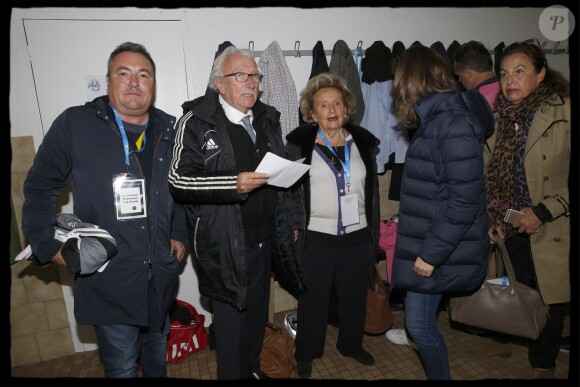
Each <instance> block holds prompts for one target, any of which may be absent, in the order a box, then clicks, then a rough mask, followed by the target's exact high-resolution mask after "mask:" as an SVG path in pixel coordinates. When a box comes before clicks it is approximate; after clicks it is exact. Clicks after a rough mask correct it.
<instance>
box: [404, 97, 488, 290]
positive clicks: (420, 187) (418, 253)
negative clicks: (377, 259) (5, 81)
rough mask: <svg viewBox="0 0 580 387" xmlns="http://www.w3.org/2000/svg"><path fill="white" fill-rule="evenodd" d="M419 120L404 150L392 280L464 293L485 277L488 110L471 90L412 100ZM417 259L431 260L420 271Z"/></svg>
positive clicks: (406, 286)
mask: <svg viewBox="0 0 580 387" xmlns="http://www.w3.org/2000/svg"><path fill="white" fill-rule="evenodd" d="M415 110H416V112H417V115H418V117H419V119H420V121H421V127H420V128H419V129H418V130H417V132H416V133H415V135H414V136H413V139H412V141H411V144H410V146H409V149H408V150H407V154H406V159H405V167H404V172H403V181H402V185H401V203H400V213H399V227H398V233H397V241H396V247H395V260H394V264H393V286H394V287H397V288H401V289H407V290H411V291H413V292H418V293H429V294H439V293H444V292H451V291H469V290H473V289H475V288H477V287H478V286H479V285H480V284H481V283H482V281H483V280H484V278H485V273H486V269H487V256H488V249H489V238H488V235H487V230H488V219H487V213H486V200H485V191H484V180H483V179H484V177H483V144H484V140H485V138H486V137H487V136H489V135H491V133H492V132H493V116H492V112H491V110H490V108H489V106H488V104H487V102H486V101H485V98H483V96H481V94H479V92H478V91H476V90H468V91H465V92H461V93H457V94H443V93H436V94H433V95H430V96H428V97H425V98H423V99H421V100H419V101H418V102H417V103H416V105H415ZM417 257H421V258H422V259H423V260H424V261H425V262H427V263H429V264H431V265H433V266H435V270H434V271H433V274H432V275H431V276H430V277H429V278H426V277H421V276H419V275H417V274H416V273H415V272H414V271H413V266H414V263H415V260H416V258H417Z"/></svg>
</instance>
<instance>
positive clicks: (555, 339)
mask: <svg viewBox="0 0 580 387" xmlns="http://www.w3.org/2000/svg"><path fill="white" fill-rule="evenodd" d="M505 245H506V249H507V251H508V253H509V255H510V261H511V263H512V266H513V268H514V272H515V275H516V278H517V280H518V282H520V283H523V284H524V285H527V286H530V287H532V288H534V289H537V288H538V285H537V282H536V276H535V272H534V266H533V262H532V254H531V250H530V238H529V236H528V235H518V236H515V237H513V238H509V239H507V240H506V241H505ZM562 286H567V284H562ZM566 311H567V305H566V304H550V305H549V317H548V321H547V322H546V326H545V327H544V329H543V330H542V333H541V334H540V337H538V338H537V339H536V340H530V341H529V344H528V360H529V362H530V365H531V366H532V367H534V368H553V367H555V366H556V358H557V357H558V353H559V352H560V341H561V339H562V332H563V329H564V318H565V316H566ZM493 337H494V338H495V339H496V340H497V341H500V342H507V341H509V339H510V336H509V335H503V334H498V333H496V334H494V335H493Z"/></svg>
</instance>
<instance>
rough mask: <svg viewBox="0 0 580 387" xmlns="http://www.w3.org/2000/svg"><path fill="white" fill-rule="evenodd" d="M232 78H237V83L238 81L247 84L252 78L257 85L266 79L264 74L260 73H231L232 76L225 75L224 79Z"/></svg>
mask: <svg viewBox="0 0 580 387" xmlns="http://www.w3.org/2000/svg"><path fill="white" fill-rule="evenodd" d="M232 76H235V77H236V81H238V82H246V81H247V80H248V77H252V81H254V82H255V83H260V82H261V81H262V78H264V76H263V75H262V74H258V73H252V74H248V73H231V74H227V75H224V76H223V77H222V78H225V77H232Z"/></svg>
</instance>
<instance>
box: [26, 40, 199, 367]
mask: <svg viewBox="0 0 580 387" xmlns="http://www.w3.org/2000/svg"><path fill="white" fill-rule="evenodd" d="M107 86H108V96H102V97H98V98H96V99H95V100H94V101H92V102H89V103H87V104H86V105H85V106H75V107H71V108H69V109H67V110H65V111H64V112H63V113H62V114H61V115H60V116H58V117H57V118H56V120H55V121H54V123H53V124H52V126H51V127H50V130H49V131H48V132H47V134H46V136H45V137H44V140H43V142H42V144H41V146H40V148H39V149H38V153H37V155H36V158H35V160H34V165H33V166H32V168H31V169H30V172H29V173H28V177H27V179H26V181H25V182H24V199H25V201H24V206H23V208H22V220H23V232H24V235H25V236H26V237H27V238H28V240H29V241H30V245H31V247H32V253H33V255H34V257H35V260H36V261H37V262H39V263H41V264H47V263H49V262H53V263H55V264H60V265H66V263H65V260H64V258H63V255H65V256H66V252H62V251H61V248H62V247H63V242H61V241H59V240H57V239H55V238H54V235H55V230H54V226H55V225H56V201H57V198H58V196H59V193H60V190H61V189H62V188H64V187H65V186H66V185H67V182H68V178H69V177H70V178H71V181H72V192H73V200H74V214H75V215H76V216H77V217H78V218H79V219H81V220H82V221H83V222H86V223H92V224H94V225H98V226H99V227H100V228H102V229H104V230H106V231H108V232H109V233H110V234H111V236H112V237H113V238H115V240H116V241H117V250H118V253H117V254H116V255H115V256H113V257H112V258H111V260H110V261H108V262H107V263H106V266H103V267H101V268H100V269H99V270H97V271H96V272H94V273H92V274H87V275H80V274H77V275H76V276H75V282H74V305H75V307H74V308H75V318H76V320H77V322H78V323H79V324H91V325H94V326H95V333H96V336H97V342H98V345H99V349H100V351H101V354H102V359H103V364H104V369H105V376H106V377H115V378H126V377H136V376H137V375H138V370H137V367H138V364H137V361H138V359H139V362H140V364H141V370H142V375H143V376H144V377H165V376H166V375H167V368H166V354H167V349H166V348H167V335H168V332H169V325H170V324H169V321H168V320H169V319H168V314H167V311H168V309H169V306H170V304H171V302H172V301H173V300H174V299H175V296H176V294H177V280H178V275H179V261H181V260H182V259H183V257H184V256H185V243H186V241H187V234H186V225H185V212H184V210H183V207H182V206H180V205H177V204H175V203H174V202H173V200H172V198H171V194H170V193H169V187H168V184H167V176H168V170H169V164H170V160H171V159H170V158H171V153H170V152H171V150H172V147H171V145H172V140H173V135H174V131H173V126H174V123H175V118H174V117H171V116H170V115H168V114H166V113H164V112H163V111H161V110H159V109H157V108H155V107H153V102H154V99H155V63H154V62H153V59H152V58H151V56H150V55H149V53H148V52H147V50H146V49H145V47H143V46H142V45H140V44H136V43H130V42H127V43H123V44H121V45H120V46H118V47H117V48H116V49H115V50H114V51H113V52H112V53H111V55H110V57H109V64H108V72H107ZM123 179H124V180H123ZM113 181H115V183H116V185H117V187H118V189H114V187H113ZM121 203H124V204H121ZM125 204H129V205H125ZM68 269H69V271H71V272H72V270H71V267H68Z"/></svg>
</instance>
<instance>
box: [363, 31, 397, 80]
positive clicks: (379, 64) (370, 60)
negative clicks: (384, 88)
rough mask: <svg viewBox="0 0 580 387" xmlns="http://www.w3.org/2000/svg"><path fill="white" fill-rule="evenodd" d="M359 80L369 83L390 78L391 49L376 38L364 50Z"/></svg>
mask: <svg viewBox="0 0 580 387" xmlns="http://www.w3.org/2000/svg"><path fill="white" fill-rule="evenodd" d="M360 67H361V71H362V76H361V80H362V81H363V82H364V83H368V84H369V85H371V84H373V83H374V82H385V81H388V80H389V79H391V49H390V48H388V47H387V46H385V44H384V43H383V42H382V41H380V40H377V41H376V42H374V43H373V44H372V45H371V46H370V47H369V48H367V49H366V50H365V56H364V58H363V59H362V60H361V66H360Z"/></svg>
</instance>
